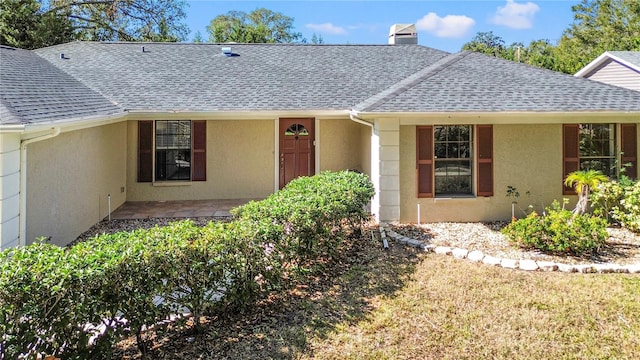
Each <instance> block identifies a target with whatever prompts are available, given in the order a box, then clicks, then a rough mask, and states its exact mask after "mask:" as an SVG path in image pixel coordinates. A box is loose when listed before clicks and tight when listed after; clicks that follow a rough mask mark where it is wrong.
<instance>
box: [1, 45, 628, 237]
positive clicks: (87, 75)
mask: <svg viewBox="0 0 640 360" xmlns="http://www.w3.org/2000/svg"><path fill="white" fill-rule="evenodd" d="M404 41H406V39H403V42H404ZM0 67H1V72H0V182H1V184H0V185H1V186H0V191H1V192H0V221H1V222H0V227H1V229H0V231H1V234H2V238H1V243H2V247H3V248H7V247H11V246H15V245H18V244H28V243H31V242H32V241H33V240H34V239H35V238H36V237H38V236H47V237H51V240H52V242H54V243H56V244H61V245H62V244H66V243H68V242H69V241H71V240H73V239H75V237H76V236H77V235H78V234H80V233H81V232H83V231H84V230H86V229H88V228H89V227H90V226H92V225H93V224H95V223H97V222H98V221H100V220H101V219H103V218H105V217H106V216H107V215H108V211H109V204H110V207H111V209H115V208H117V207H118V206H120V205H122V204H123V203H125V202H126V201H152V200H195V199H238V198H260V197H266V196H268V195H269V194H270V193H273V192H274V191H276V190H278V189H279V188H280V187H282V186H283V185H285V184H286V183H287V182H288V181H290V180H291V179H293V178H294V177H296V176H300V175H311V174H314V173H317V172H319V171H323V170H341V169H357V170H359V171H362V172H364V173H367V174H368V175H370V176H371V178H372V180H373V182H374V184H375V188H376V195H375V197H374V199H373V200H372V204H371V209H372V212H373V213H374V214H375V217H376V219H377V220H379V221H394V220H401V221H407V222H415V221H418V216H419V220H420V221H422V222H427V221H489V220H498V219H508V218H509V217H510V216H511V207H510V204H511V199H510V198H507V197H506V196H505V195H506V189H507V186H514V187H516V188H517V189H518V190H519V191H520V192H521V193H524V192H525V191H529V192H530V193H531V196H532V198H531V202H532V203H534V202H535V203H536V204H538V205H548V204H550V203H551V201H552V200H553V199H561V198H562V197H566V196H568V195H569V194H572V191H571V189H565V188H564V186H563V178H564V176H565V174H567V173H569V172H571V171H573V170H576V169H578V168H587V167H590V168H598V169H602V170H604V171H606V173H607V174H610V175H615V174H616V173H617V172H618V171H619V167H620V165H619V164H621V163H630V164H632V166H631V167H630V168H628V169H627V174H628V175H633V176H634V177H637V175H638V170H637V168H638V166H637V164H638V163H637V159H638V156H639V155H640V154H639V150H638V146H637V144H638V140H639V137H640V133H639V132H638V129H637V128H638V123H639V122H640V92H636V91H631V90H628V89H623V88H619V87H615V86H611V85H606V84H602V83H599V82H595V81H591V80H588V79H583V78H576V77H573V76H570V75H565V74H560V73H556V72H552V71H548V70H543V69H538V68H534V67H530V66H528V65H524V64H520V63H515V62H509V61H506V60H502V59H497V58H494V57H489V56H485V55H482V54H477V53H471V52H461V53H456V54H450V53H447V52H444V51H439V50H436V49H432V48H429V47H425V46H420V45H417V44H415V43H414V44H392V45H387V44H385V45H300V44H298V45H293V44H183V43H126V42H71V43H67V44H61V45H56V46H51V47H47V48H42V49H37V50H34V51H28V50H19V49H13V48H9V47H1V48H0ZM585 144H587V145H585ZM621 154H623V155H621ZM522 201H527V200H522ZM418 214H419V215H418Z"/></svg>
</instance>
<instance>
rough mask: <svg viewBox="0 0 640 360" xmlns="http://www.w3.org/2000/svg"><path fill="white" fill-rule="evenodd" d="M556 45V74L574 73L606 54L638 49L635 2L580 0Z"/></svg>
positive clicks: (639, 5)
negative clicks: (572, 17) (559, 72)
mask: <svg viewBox="0 0 640 360" xmlns="http://www.w3.org/2000/svg"><path fill="white" fill-rule="evenodd" d="M572 10H573V12H574V22H573V24H571V25H570V27H569V28H568V29H567V30H565V32H564V34H563V35H562V38H561V39H560V41H559V43H558V46H557V50H558V51H557V56H558V66H557V69H558V70H559V71H563V72H566V73H569V74H573V73H575V72H576V71H578V70H580V69H581V68H583V67H584V66H585V65H587V64H588V63H589V62H591V61H592V60H593V59H595V58H596V57H598V56H599V55H600V54H602V53H603V52H605V51H610V50H640V2H639V1H638V0H582V1H581V2H580V3H579V4H578V5H574V6H573V7H572Z"/></svg>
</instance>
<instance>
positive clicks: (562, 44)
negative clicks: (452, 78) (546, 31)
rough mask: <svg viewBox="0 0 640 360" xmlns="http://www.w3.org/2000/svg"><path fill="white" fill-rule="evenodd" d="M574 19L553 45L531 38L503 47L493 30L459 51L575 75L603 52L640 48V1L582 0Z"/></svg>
mask: <svg viewBox="0 0 640 360" xmlns="http://www.w3.org/2000/svg"><path fill="white" fill-rule="evenodd" d="M571 9H572V10H573V13H574V21H573V23H572V24H570V25H569V27H568V28H567V29H566V30H565V31H564V33H563V35H562V38H561V39H560V40H559V41H558V43H557V44H556V45H554V44H552V43H551V42H550V41H549V40H546V39H544V40H543V39H540V40H534V41H532V42H531V43H529V45H527V46H525V45H524V44H522V43H519V42H516V43H512V44H511V45H509V46H504V40H503V39H502V38H501V37H500V36H497V35H494V34H493V32H491V31H489V32H479V33H477V34H476V36H475V37H474V38H473V39H472V40H471V41H470V42H468V43H466V44H464V45H463V46H462V50H471V51H476V52H481V53H484V54H487V55H492V56H497V57H500V58H504V59H508V60H513V61H518V62H524V63H527V64H530V65H534V66H538V67H542V68H546V69H551V70H556V71H561V72H565V73H568V74H574V73H576V72H577V71H578V70H580V69H581V68H583V67H584V66H585V65H587V64H589V63H590V62H591V61H593V59H595V58H597V57H598V56H599V55H600V54H602V53H603V52H605V51H613V50H635V51H640V1H638V0H581V2H580V3H579V4H577V5H574V6H572V8H571Z"/></svg>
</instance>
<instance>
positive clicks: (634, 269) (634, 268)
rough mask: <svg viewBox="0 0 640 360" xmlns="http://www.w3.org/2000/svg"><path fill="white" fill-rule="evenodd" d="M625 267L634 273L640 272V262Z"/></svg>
mask: <svg viewBox="0 0 640 360" xmlns="http://www.w3.org/2000/svg"><path fill="white" fill-rule="evenodd" d="M625 267H626V268H627V270H628V271H629V272H630V273H632V274H640V263H639V264H631V265H627V266H625Z"/></svg>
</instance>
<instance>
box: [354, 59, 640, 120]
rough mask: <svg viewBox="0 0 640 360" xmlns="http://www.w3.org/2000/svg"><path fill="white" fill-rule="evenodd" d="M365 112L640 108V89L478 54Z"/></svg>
mask: <svg viewBox="0 0 640 360" xmlns="http://www.w3.org/2000/svg"><path fill="white" fill-rule="evenodd" d="M387 93H393V96H388V97H387V98H385V99H382V100H379V101H376V102H372V101H371V99H368V100H367V101H365V102H362V103H360V104H358V105H357V106H356V107H355V109H356V110H358V111H363V112H510V111H514V112H521V111H522V112H575V111H589V112H597V111H640V93H638V92H634V91H631V90H628V89H622V88H618V87H615V86H610V85H606V84H602V83H598V82H595V81H591V80H588V79H583V78H576V77H573V76H571V75H566V74H561V73H557V72H554V71H550V70H545V69H540V68H536V67H532V66H529V65H525V64H521V63H516V62H512V61H507V60H503V59H498V58H495V57H491V56H486V55H483V54H478V53H471V52H463V53H459V54H455V55H452V56H451V57H450V58H449V59H448V61H447V63H446V64H444V66H440V67H436V68H427V69H425V71H424V72H423V73H422V76H421V77H420V78H419V79H413V80H412V84H411V86H410V87H407V86H406V85H403V84H396V85H395V86H394V87H393V88H392V89H388V90H387Z"/></svg>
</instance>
